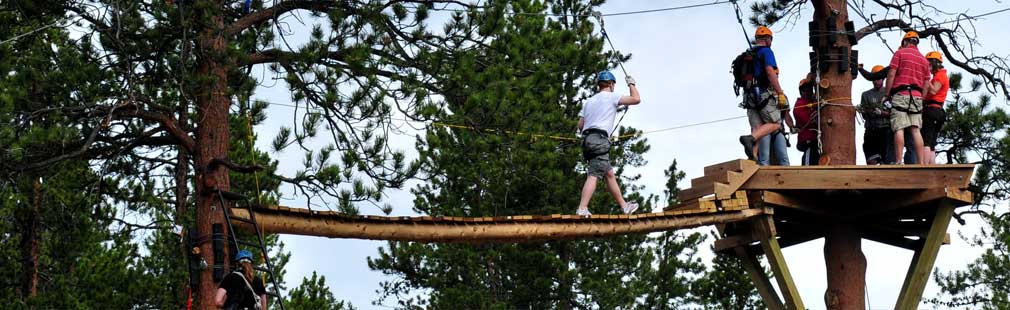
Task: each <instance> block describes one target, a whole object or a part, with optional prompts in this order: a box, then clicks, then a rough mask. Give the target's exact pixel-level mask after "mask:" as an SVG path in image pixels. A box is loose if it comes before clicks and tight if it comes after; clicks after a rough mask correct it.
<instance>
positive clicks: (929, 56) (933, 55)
mask: <svg viewBox="0 0 1010 310" xmlns="http://www.w3.org/2000/svg"><path fill="white" fill-rule="evenodd" d="M926 59H936V61H939V62H943V56H940V52H937V51H932V52H929V53H926Z"/></svg>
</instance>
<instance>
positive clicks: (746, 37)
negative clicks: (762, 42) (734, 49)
mask: <svg viewBox="0 0 1010 310" xmlns="http://www.w3.org/2000/svg"><path fill="white" fill-rule="evenodd" d="M730 2H732V3H733V11H734V12H735V13H736V22H737V23H738V24H740V30H741V31H743V39H744V41H747V48H754V45H751V43H750V35H748V34H747V27H746V26H744V25H743V18H742V17H740V5H738V4H737V0H732V1H730Z"/></svg>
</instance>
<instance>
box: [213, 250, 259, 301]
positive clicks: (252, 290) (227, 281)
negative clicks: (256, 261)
mask: <svg viewBox="0 0 1010 310" xmlns="http://www.w3.org/2000/svg"><path fill="white" fill-rule="evenodd" d="M252 259H253V255H252V252H249V250H241V251H238V254H236V255H235V262H236V263H238V265H239V268H238V269H236V270H235V271H232V272H231V273H229V274H228V275H227V276H225V277H224V279H223V280H221V284H219V285H218V287H217V295H216V296H215V298H214V301H215V303H217V307H218V309H225V310H239V309H255V310H266V308H267V290H266V287H265V286H264V285H263V280H262V279H259V278H257V277H255V276H253V271H254V269H253V266H252Z"/></svg>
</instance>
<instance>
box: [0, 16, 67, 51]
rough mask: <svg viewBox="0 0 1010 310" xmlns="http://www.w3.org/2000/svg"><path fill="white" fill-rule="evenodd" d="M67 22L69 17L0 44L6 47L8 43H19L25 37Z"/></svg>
mask: <svg viewBox="0 0 1010 310" xmlns="http://www.w3.org/2000/svg"><path fill="white" fill-rule="evenodd" d="M66 20H67V17H63V18H60V19H58V20H57V21H55V22H53V23H51V24H48V25H44V26H42V27H39V28H35V29H32V30H30V31H28V32H25V33H22V34H19V35H16V36H14V37H12V38H10V39H7V40H3V42H0V45H4V44H7V43H10V42H14V41H17V40H19V39H21V38H23V37H26V36H29V35H31V34H33V33H36V32H39V31H42V30H46V29H49V28H50V27H53V26H56V25H59V24H61V23H63V22H64V21H66Z"/></svg>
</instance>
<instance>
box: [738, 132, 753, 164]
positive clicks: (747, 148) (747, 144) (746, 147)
mask: <svg viewBox="0 0 1010 310" xmlns="http://www.w3.org/2000/svg"><path fill="white" fill-rule="evenodd" d="M740 144H743V153H744V154H747V159H749V160H754V136H751V135H745V136H740Z"/></svg>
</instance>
